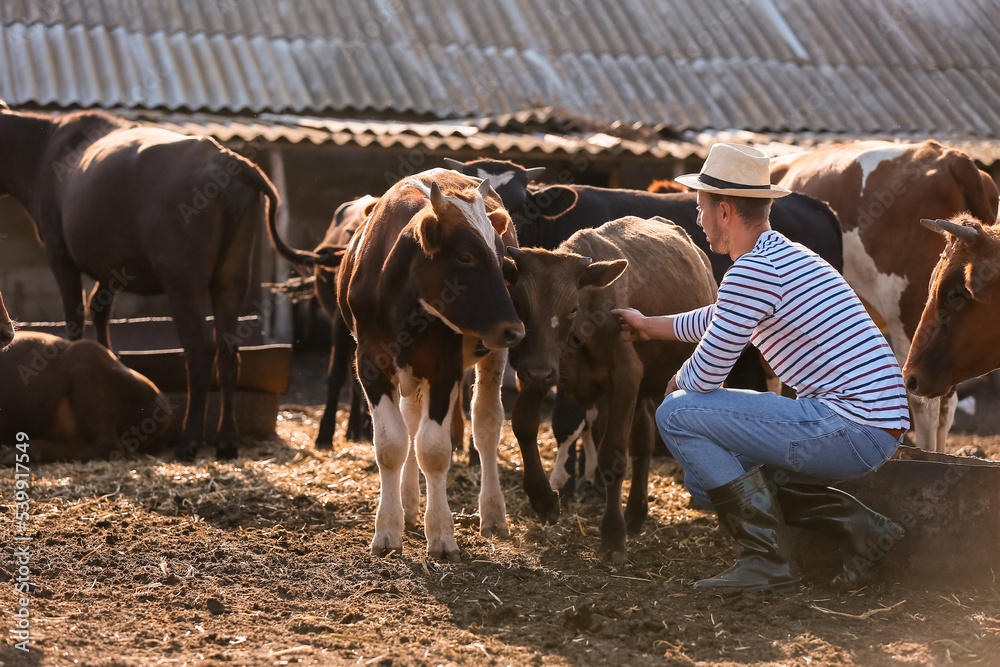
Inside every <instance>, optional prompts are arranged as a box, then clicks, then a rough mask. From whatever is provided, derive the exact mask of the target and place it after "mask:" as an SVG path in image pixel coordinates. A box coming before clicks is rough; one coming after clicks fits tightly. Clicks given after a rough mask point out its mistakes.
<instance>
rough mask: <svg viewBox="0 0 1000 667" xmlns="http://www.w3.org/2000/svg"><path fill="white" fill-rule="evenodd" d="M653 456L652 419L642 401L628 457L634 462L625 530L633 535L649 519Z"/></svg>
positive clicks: (626, 507)
mask: <svg viewBox="0 0 1000 667" xmlns="http://www.w3.org/2000/svg"><path fill="white" fill-rule="evenodd" d="M652 456H653V418H652V415H651V414H650V413H649V406H648V405H647V404H646V403H645V402H644V401H640V402H639V403H638V405H636V410H635V416H634V418H633V421H632V435H631V438H630V440H629V457H630V458H631V461H632V486H631V488H629V492H628V503H627V504H626V505H625V529H626V530H627V531H628V533H629V534H630V535H636V534H638V533H639V532H640V531H641V530H642V524H643V523H644V522H645V521H646V517H647V516H649V493H648V489H649V461H650V459H651V458H652Z"/></svg>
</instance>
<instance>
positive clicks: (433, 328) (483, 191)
mask: <svg viewBox="0 0 1000 667" xmlns="http://www.w3.org/2000/svg"><path fill="white" fill-rule="evenodd" d="M509 223H510V217H509V216H508V214H507V212H506V210H504V208H503V205H502V203H501V201H500V198H499V197H498V196H497V195H496V193H495V192H493V190H492V189H491V188H490V185H489V182H488V181H479V180H478V179H474V178H470V177H468V176H464V175H462V174H459V173H458V172H455V171H450V170H445V169H432V170H430V171H426V172H423V173H420V174H417V175H415V176H411V177H408V178H405V179H403V180H402V181H400V182H398V183H396V184H395V185H394V186H393V187H391V188H390V189H389V190H388V191H387V192H386V193H385V194H384V195H383V196H382V197H381V198H380V199H379V201H378V204H376V205H375V208H374V209H373V210H372V212H371V215H370V216H369V218H368V222H367V224H366V225H365V226H364V228H363V230H362V231H361V232H360V233H358V234H355V235H354V237H353V238H352V239H351V242H350V245H349V246H348V249H347V252H346V253H345V256H344V261H343V264H342V265H341V270H340V274H339V276H338V282H337V286H338V290H337V296H338V303H339V305H340V310H341V313H342V314H343V316H344V321H345V322H347V324H348V326H349V327H350V328H351V331H352V332H353V334H354V337H355V340H356V341H357V360H356V371H357V374H358V378H359V379H360V381H361V385H362V387H363V388H364V390H365V396H366V398H367V399H368V405H369V408H370V409H371V413H372V421H373V425H374V445H375V456H376V459H377V462H378V467H379V480H380V484H381V489H380V496H379V505H378V511H377V514H376V516H375V536H374V538H373V539H372V544H371V549H372V553H373V554H376V555H378V554H383V553H386V552H390V551H396V552H399V551H400V550H401V549H402V538H403V527H404V523H408V524H410V525H413V524H414V523H415V522H416V518H417V511H418V508H419V504H420V491H419V485H418V470H417V465H418V464H419V469H420V471H422V472H423V474H424V478H425V479H426V481H427V507H426V510H425V513H424V532H425V534H426V536H427V549H428V553H429V555H430V556H431V557H434V558H446V559H451V560H456V559H458V557H459V551H458V545H457V543H456V541H455V535H454V522H453V519H452V516H451V511H450V510H449V508H448V497H447V492H446V482H447V474H448V468H449V466H450V463H451V452H452V444H451V437H450V432H449V426H450V422H451V419H452V413H453V411H454V410H455V409H456V407H455V406H456V404H457V398H458V396H459V395H460V392H461V390H462V378H463V375H464V371H465V369H466V368H468V367H470V366H473V365H475V367H476V380H475V394H474V397H473V401H472V430H473V434H474V436H475V440H476V445H477V448H478V449H479V453H480V456H481V459H482V473H481V474H482V478H481V479H482V483H481V488H480V494H479V512H480V531H481V533H482V534H483V535H487V536H489V535H501V536H506V535H509V529H508V528H507V517H506V506H505V503H504V499H503V494H502V492H501V489H500V478H499V470H498V467H497V445H498V442H499V438H500V427H501V425H502V423H503V416H504V413H503V406H502V404H501V402H500V382H501V379H502V375H503V370H504V366H505V364H506V361H507V348H509V347H511V346H513V345H516V344H517V343H519V342H520V340H521V338H522V337H523V336H524V325H523V324H522V323H521V321H520V320H519V319H518V318H517V315H516V314H515V312H514V306H513V303H512V302H511V299H510V294H509V293H508V291H507V285H506V279H509V278H510V277H511V276H510V274H511V272H512V270H513V262H511V261H510V260H509V259H508V258H505V256H504V247H505V244H506V245H516V236H515V235H514V233H513V226H512V225H510V224H509ZM505 274H506V279H505Z"/></svg>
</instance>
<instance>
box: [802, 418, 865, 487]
mask: <svg viewBox="0 0 1000 667" xmlns="http://www.w3.org/2000/svg"><path fill="white" fill-rule="evenodd" d="M788 459H789V463H790V464H791V467H792V469H793V470H795V471H796V472H800V473H804V474H807V475H811V476H813V477H819V478H822V479H831V480H837V479H850V478H851V477H860V476H861V475H867V474H868V473H870V472H872V471H873V470H875V468H874V467H873V466H872V465H870V464H869V463H868V462H867V461H865V459H864V458H862V456H861V455H860V454H859V453H858V450H857V449H855V447H854V443H853V442H852V441H851V435H850V433H848V431H847V429H846V428H838V429H837V430H835V431H831V432H830V433H826V434H824V435H820V436H816V437H812V438H803V439H802V440H793V441H792V442H791V444H790V446H789V450H788Z"/></svg>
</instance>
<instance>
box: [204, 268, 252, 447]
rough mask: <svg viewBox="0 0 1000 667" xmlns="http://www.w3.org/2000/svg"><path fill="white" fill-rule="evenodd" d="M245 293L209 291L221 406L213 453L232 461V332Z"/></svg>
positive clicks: (235, 365) (235, 344)
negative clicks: (213, 317) (213, 319)
mask: <svg viewBox="0 0 1000 667" xmlns="http://www.w3.org/2000/svg"><path fill="white" fill-rule="evenodd" d="M245 293H246V292H245V290H243V289H239V288H238V287H236V286H234V287H226V288H220V289H218V290H213V292H212V312H213V314H214V315H215V345H214V348H215V352H216V364H217V366H218V372H219V398H220V403H221V410H220V412H221V414H220V415H219V424H218V434H219V435H218V440H217V442H216V445H215V453H216V456H217V457H218V458H220V459H231V458H235V457H236V454H237V447H238V434H237V428H236V410H235V407H234V405H233V403H234V400H235V397H236V380H237V378H238V376H239V370H240V365H239V364H240V359H239V351H240V345H241V344H242V343H243V341H242V340H241V339H240V338H238V337H237V335H236V332H237V327H238V326H239V308H240V304H241V303H242V302H243V297H244V296H245Z"/></svg>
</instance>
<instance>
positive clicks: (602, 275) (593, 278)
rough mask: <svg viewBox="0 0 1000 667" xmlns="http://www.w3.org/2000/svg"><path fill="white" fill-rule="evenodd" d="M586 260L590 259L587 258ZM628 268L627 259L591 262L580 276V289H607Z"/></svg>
mask: <svg viewBox="0 0 1000 667" xmlns="http://www.w3.org/2000/svg"><path fill="white" fill-rule="evenodd" d="M584 259H590V258H589V257H585V258H584ZM626 268H628V260H627V259H613V260H609V261H606V262H591V263H590V264H588V265H587V267H586V268H585V269H584V270H583V272H582V273H581V274H580V287H607V286H608V285H610V284H611V283H613V282H614V281H616V280H618V276H620V275H621V274H622V273H623V272H624V271H625V269H626Z"/></svg>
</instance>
